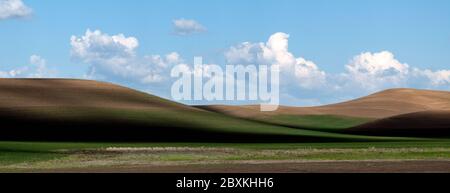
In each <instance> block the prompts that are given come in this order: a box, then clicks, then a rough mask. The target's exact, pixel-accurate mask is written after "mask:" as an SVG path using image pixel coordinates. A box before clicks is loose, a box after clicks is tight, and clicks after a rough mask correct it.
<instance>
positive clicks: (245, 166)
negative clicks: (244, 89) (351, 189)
mask: <svg viewBox="0 0 450 193" xmlns="http://www.w3.org/2000/svg"><path fill="white" fill-rule="evenodd" d="M38 172H49V173H67V172H70V173H448V172H450V160H444V161H432V160H421V161H311V162H304V161H300V162H292V161H287V162H286V161H273V162H271V161H252V162H242V163H227V164H194V165H154V164H153V165H137V166H115V167H93V168H75V169H55V170H44V171H38Z"/></svg>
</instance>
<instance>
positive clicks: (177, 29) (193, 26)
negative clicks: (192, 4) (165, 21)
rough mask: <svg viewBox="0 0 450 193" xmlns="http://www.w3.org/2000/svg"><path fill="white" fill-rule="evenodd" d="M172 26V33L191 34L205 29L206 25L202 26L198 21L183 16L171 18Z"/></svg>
mask: <svg viewBox="0 0 450 193" xmlns="http://www.w3.org/2000/svg"><path fill="white" fill-rule="evenodd" d="M173 27H174V33H175V34H176V35H181V36H186V35H192V34H196V33H201V32H205V31H206V27H204V26H203V25H202V24H200V23H199V22H197V21H195V20H192V19H184V18H181V19H176V20H173Z"/></svg>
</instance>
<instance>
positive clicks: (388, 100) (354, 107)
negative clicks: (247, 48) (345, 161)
mask: <svg viewBox="0 0 450 193" xmlns="http://www.w3.org/2000/svg"><path fill="white" fill-rule="evenodd" d="M203 108H205V109H209V110H213V111H217V112H221V113H226V114H229V115H233V116H238V117H247V118H251V117H261V116H271V115H280V114H282V115H341V116H351V117H367V118H386V117H391V116H395V115H401V114H406V113H413V112H420V111H430V110H450V92H447V91H431V90H416V89H391V90H386V91H383V92H379V93H375V94H372V95H369V96H366V97H363V98H359V99H356V100H352V101H348V102H343V103H338V104H332V105H326V106H318V107H286V106H281V107H280V108H279V109H278V110H277V111H274V112H260V111H259V106H257V105H255V106H220V105H217V106H205V107H203Z"/></svg>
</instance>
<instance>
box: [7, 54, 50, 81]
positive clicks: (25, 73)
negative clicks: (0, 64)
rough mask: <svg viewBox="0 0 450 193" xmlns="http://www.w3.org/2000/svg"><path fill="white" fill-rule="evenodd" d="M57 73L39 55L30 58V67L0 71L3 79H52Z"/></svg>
mask: <svg viewBox="0 0 450 193" xmlns="http://www.w3.org/2000/svg"><path fill="white" fill-rule="evenodd" d="M55 75H56V71H54V70H51V69H49V68H47V61H46V60H45V59H44V58H42V57H41V56H39V55H32V56H30V60H29V65H27V66H22V67H19V68H16V69H12V70H9V71H0V77H1V78H51V77H54V76H55Z"/></svg>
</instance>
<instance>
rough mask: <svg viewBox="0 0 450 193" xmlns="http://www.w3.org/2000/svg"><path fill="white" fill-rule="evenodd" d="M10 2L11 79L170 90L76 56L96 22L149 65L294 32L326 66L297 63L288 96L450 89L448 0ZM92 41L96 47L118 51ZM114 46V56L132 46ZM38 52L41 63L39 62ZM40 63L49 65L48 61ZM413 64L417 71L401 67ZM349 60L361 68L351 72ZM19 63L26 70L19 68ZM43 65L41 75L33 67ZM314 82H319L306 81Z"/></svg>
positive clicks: (1, 47)
mask: <svg viewBox="0 0 450 193" xmlns="http://www.w3.org/2000/svg"><path fill="white" fill-rule="evenodd" d="M2 1H3V6H5V5H6V3H17V2H20V3H21V6H22V8H20V7H16V8H15V9H12V8H9V9H8V8H1V6H2V4H1V3H0V11H3V12H4V13H5V14H3V15H4V16H3V17H2V14H1V13H0V29H1V30H0V72H2V73H0V75H1V74H3V75H2V76H3V77H7V78H14V77H33V76H39V77H72V78H91V79H101V80H106V81H112V82H116V83H120V84H124V85H126V86H130V87H133V88H136V89H140V90H144V91H147V92H150V93H154V94H157V95H159V96H162V97H166V98H168V97H169V96H170V93H169V92H170V91H169V89H167V85H169V83H167V82H166V83H160V82H157V81H152V82H145V83H143V82H142V81H139V80H138V79H136V76H144V75H143V74H137V75H135V74H133V72H129V73H128V72H127V73H118V72H117V69H116V70H111V69H109V68H108V66H107V65H110V64H111V61H110V60H109V59H110V58H100V59H99V58H92V56H91V55H90V56H86V55H78V56H74V53H73V49H74V45H73V44H72V42H71V37H72V36H75V38H82V37H83V36H86V32H87V30H88V29H90V30H91V31H95V30H100V34H97V35H105V37H106V36H107V37H112V36H115V35H119V34H123V35H124V38H125V39H126V38H134V39H136V40H137V41H138V46H133V47H132V48H130V49H132V51H133V55H136V56H133V59H130V60H128V59H129V58H128V57H130V56H126V57H127V60H126V62H133V63H137V61H139V62H138V63H142V64H139V65H140V66H150V67H151V65H154V64H155V62H150V63H145V64H144V62H141V60H144V59H143V58H146V57H147V56H154V55H160V56H161V57H165V56H166V55H167V54H169V53H172V52H176V53H177V54H178V55H179V57H180V58H182V59H183V62H185V63H192V60H193V57H194V56H202V57H204V62H205V63H214V64H221V65H223V64H226V63H227V62H229V58H227V57H226V53H227V52H229V50H230V48H232V47H236V48H237V47H239V45H241V44H242V43H243V42H250V43H251V44H252V46H253V47H258V45H257V44H258V43H266V42H267V41H268V40H269V38H270V37H271V36H272V35H274V34H276V33H277V32H282V33H283V34H286V35H287V34H288V35H289V36H288V37H285V36H282V37H281V36H280V38H281V39H280V40H283V38H285V39H287V38H288V42H289V48H288V53H290V54H292V55H293V56H294V57H295V58H303V59H305V60H307V61H310V62H312V63H313V64H314V65H315V66H316V67H317V68H318V69H312V70H311V69H310V68H307V67H304V65H305V64H304V63H296V64H294V65H300V66H301V68H304V70H306V71H308V72H311V73H312V74H311V75H309V74H308V75H298V74H297V75H294V76H295V77H294V78H292V79H293V80H288V81H287V82H289V85H290V86H286V88H282V93H281V95H282V98H281V102H282V103H283V104H287V105H318V104H325V103H331V102H337V101H341V100H346V99H350V98H355V97H359V96H363V95H365V94H368V93H372V92H376V91H379V90H383V89H387V88H392V87H412V88H426V89H442V90H448V89H449V88H450V86H449V85H450V71H449V70H450V25H449V24H450V1H448V0H434V1H426V0H395V1H392V0H366V1H360V0H359V1H358V0H340V1H331V0H314V1H312V0H310V1H308V0H304V1H303V0H292V1H288V0H282V1H274V0H260V1H254V0H247V1H233V0H227V1H225V0H216V1H204V0H197V1H195V0H191V1H182V0H168V1H142V0H128V1H119V0H113V1H111V0H94V1H83V0H66V1H48V0H47V1H42V0H41V1H38V0H23V1H20V0H0V2H2ZM5 2H6V3H5ZM15 5H19V4H15ZM23 7H26V8H27V9H23ZM24 10H25V11H24ZM8 14H9V15H8ZM180 19H185V20H186V21H191V22H193V23H194V24H195V25H198V26H200V27H203V30H199V29H197V30H196V29H194V28H195V25H187V26H185V29H184V30H188V31H187V33H186V34H177V29H178V28H177V26H176V25H175V24H174V21H175V20H180ZM191 24H192V23H191ZM178 27H179V26H178ZM102 46H104V47H105V46H114V45H110V44H106V45H102ZM116 46H117V45H116ZM119 46H122V45H119ZM267 46H269V45H268V44H267ZM85 48H86V47H85ZM86 49H87V51H91V52H95V53H97V54H98V53H100V52H101V53H102V54H105V53H103V52H106V51H111V49H102V50H98V49H97V50H96V49H94V48H92V47H90V48H86ZM258 49H259V47H258ZM113 51H114V52H111V53H108V55H107V57H114V56H112V55H111V54H120V53H119V51H124V50H119V51H118V50H113ZM238 51H242V52H245V50H239V49H238ZM383 51H385V52H384V54H382V53H383ZM363 53H366V54H365V55H363ZM33 55H34V56H37V59H38V60H40V61H41V62H40V63H39V62H36V61H34V62H32V61H30V60H31V56H33ZM34 58H35V59H36V57H34ZM137 58H139V59H137ZM386 60H387V61H386ZM166 62H167V61H166ZM31 63H39V64H41V65H42V64H44V65H45V69H44V67H42V66H41V68H39V66H38V67H36V64H31ZM167 63H168V62H167ZM126 65H128V64H126ZM302 65H303V66H302ZM406 65H407V66H408V69H404V68H402V66H403V67H404V66H406ZM129 66H133V65H131V64H130V65H129ZM346 66H350V67H351V66H353V67H355V68H357V70H356V71H353V72H352V71H350V70H349V68H348V67H346ZM378 67H379V68H378ZM92 68H97V69H100V70H98V71H96V73H97V72H99V76H87V74H89V72H90V69H92ZM374 68H375V71H370V70H373V69H374ZM18 69H26V70H22V71H23V72H21V73H17V71H18ZM39 69H40V70H42V71H40V73H35V72H34V71H37V70H39ZM377 69H378V70H377ZM391 71H394V72H393V74H392V73H391ZM165 72H166V71H163V70H158V73H162V74H160V75H161V76H169V75H168V74H164V73H165ZM317 72H320V73H317ZM322 72H323V73H322ZM388 72H389V73H388ZM364 73H369V75H367V74H364ZM322 75H323V77H322ZM318 76H320V77H321V78H320V77H319V79H317V78H318ZM367 77H369V78H370V79H367ZM306 79H307V80H306ZM305 81H306V82H308V81H309V82H313V83H314V84H312V83H311V84H308V85H302V84H301V83H300V82H305ZM361 82H364V83H370V85H364V84H360V83H361ZM297 83H298V84H299V85H296V84H297ZM316 83H317V84H316ZM216 103H219V102H216Z"/></svg>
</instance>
